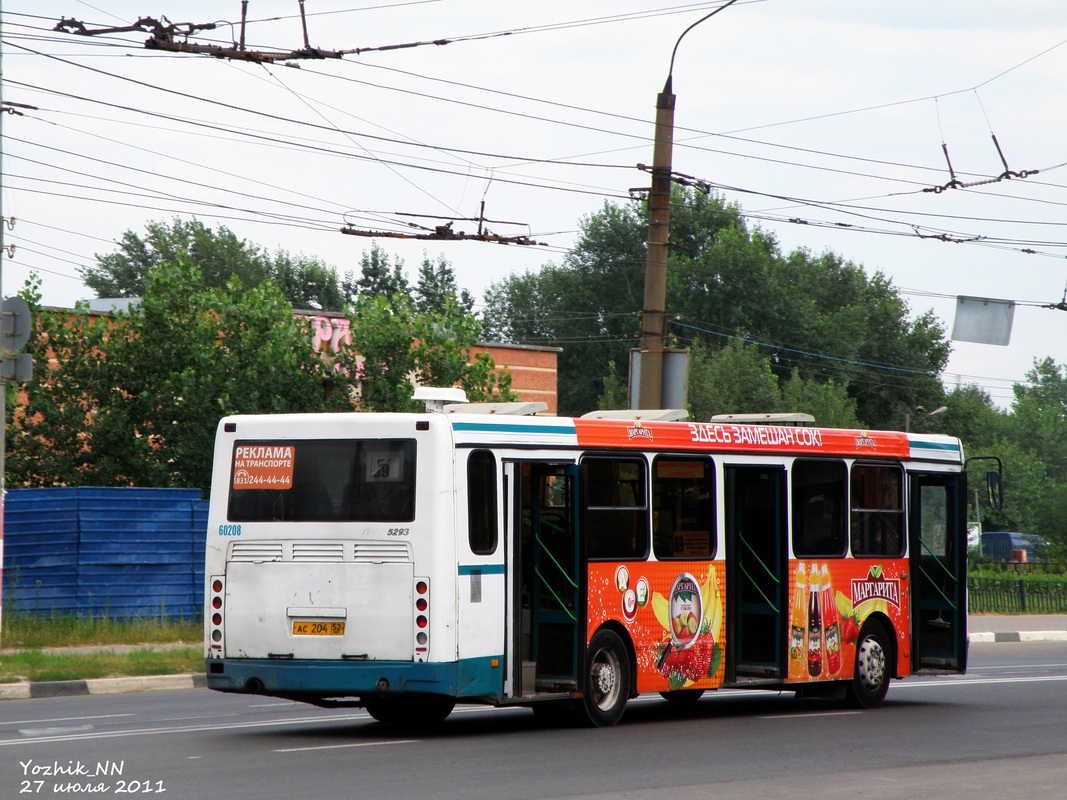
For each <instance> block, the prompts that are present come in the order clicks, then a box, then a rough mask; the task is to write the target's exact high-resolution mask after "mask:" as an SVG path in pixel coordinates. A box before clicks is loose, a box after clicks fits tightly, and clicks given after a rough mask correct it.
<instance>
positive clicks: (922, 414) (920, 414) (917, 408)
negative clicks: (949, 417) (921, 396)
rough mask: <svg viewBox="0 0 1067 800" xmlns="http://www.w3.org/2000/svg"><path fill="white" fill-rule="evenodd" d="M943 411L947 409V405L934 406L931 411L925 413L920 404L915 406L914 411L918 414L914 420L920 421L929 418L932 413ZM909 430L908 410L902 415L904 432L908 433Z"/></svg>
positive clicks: (909, 415) (909, 417) (909, 416)
mask: <svg viewBox="0 0 1067 800" xmlns="http://www.w3.org/2000/svg"><path fill="white" fill-rule="evenodd" d="M943 411H948V406H941V407H940V408H935V409H934V410H933V411H931V412H929V413H927V412H926V409H925V408H923V407H922V406H915V413H916V414H917V415H918V416H917V417H916V418H915V422H916V423H919V422H922V421H923V420H924V419H929V418H930V417H932V416H933V415H934V414H940V413H942V412H943ZM910 432H911V412H908V413H907V414H905V415H904V433H910Z"/></svg>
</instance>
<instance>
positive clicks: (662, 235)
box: [637, 0, 737, 409]
mask: <svg viewBox="0 0 1067 800" xmlns="http://www.w3.org/2000/svg"><path fill="white" fill-rule="evenodd" d="M735 2H737V0H729V2H727V3H724V4H723V5H721V6H719V7H718V8H717V9H715V10H714V11H712V12H711V13H710V14H707V15H705V16H703V17H701V18H700V19H698V20H697V21H696V22H694V23H693V24H692V25H690V26H689V27H688V28H686V29H685V30H684V31H682V35H681V36H679V37H678V40H677V41H676V42H675V43H674V50H673V51H672V52H671V64H670V68H669V69H668V70H667V82H666V83H664V84H663V91H662V92H660V93H659V96H658V97H657V98H656V139H655V145H654V147H653V151H652V190H651V191H650V192H649V195H648V244H647V251H646V255H645V301H644V308H642V309H641V345H640V347H641V350H640V356H639V357H640V364H641V379H640V383H639V385H638V391H637V408H639V409H644V408H661V407H662V406H663V351H664V349H665V348H666V344H667V310H666V305H667V254H668V251H669V249H670V231H671V169H672V167H671V158H672V154H673V151H674V99H675V98H674V91H673V87H672V85H671V84H672V80H673V75H674V57H675V56H676V55H677V54H678V45H679V44H681V42H682V38H683V37H684V36H685V35H686V34H687V33H689V31H691V30H693V28H695V27H696V26H697V25H699V24H700V23H701V22H703V21H704V20H707V19H711V18H712V17H714V16H715V15H716V14H718V13H719V12H720V11H723V10H724V9H726V8H729V7H730V6H732V5H733V4H734V3H735Z"/></svg>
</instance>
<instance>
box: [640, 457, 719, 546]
mask: <svg viewBox="0 0 1067 800" xmlns="http://www.w3.org/2000/svg"><path fill="white" fill-rule="evenodd" d="M652 530H653V535H652V540H653V550H654V552H655V554H656V558H657V559H669V558H689V559H692V558H711V557H712V556H713V555H714V554H715V472H714V464H713V463H712V461H711V459H708V458H686V459H682V458H669V457H666V456H660V457H657V458H656V460H655V462H654V463H653V465H652Z"/></svg>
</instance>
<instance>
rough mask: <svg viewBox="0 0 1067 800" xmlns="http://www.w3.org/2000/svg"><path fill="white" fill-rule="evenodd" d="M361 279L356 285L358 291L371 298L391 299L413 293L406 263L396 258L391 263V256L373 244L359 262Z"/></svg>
mask: <svg viewBox="0 0 1067 800" xmlns="http://www.w3.org/2000/svg"><path fill="white" fill-rule="evenodd" d="M359 268H360V273H361V274H360V277H359V279H358V280H357V281H356V283H355V288H356V291H357V292H358V293H359V294H360V295H361V296H363V295H365V296H370V297H385V298H387V299H388V298H391V297H393V295H407V294H409V293H410V291H411V286H410V284H409V283H408V279H407V276H406V275H405V274H404V262H403V261H402V260H401V259H399V258H395V259H394V260H393V263H392V264H390V263H389V254H388V253H386V252H385V251H384V250H382V248H381V247H379V246H378V243H377V242H371V246H370V250H364V251H363V256H362V258H360V260H359Z"/></svg>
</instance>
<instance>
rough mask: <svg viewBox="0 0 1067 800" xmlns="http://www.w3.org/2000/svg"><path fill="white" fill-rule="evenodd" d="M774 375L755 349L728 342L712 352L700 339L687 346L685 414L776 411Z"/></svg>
mask: <svg viewBox="0 0 1067 800" xmlns="http://www.w3.org/2000/svg"><path fill="white" fill-rule="evenodd" d="M780 402H781V394H780V390H779V387H778V378H777V376H776V375H775V374H774V372H773V371H772V370H771V367H770V362H768V361H767V359H766V358H764V357H763V356H762V355H761V354H760V352H759V348H757V347H754V346H752V345H747V344H744V343H742V342H736V341H732V342H729V343H728V344H727V345H726V346H725V347H724V348H722V349H721V350H718V351H712V350H710V349H709V348H707V347H706V346H704V345H703V344H701V343H700V342H695V343H694V344H693V346H692V347H690V349H689V417H690V419H696V420H708V419H711V417H712V416H713V415H715V414H744V413H749V412H759V411H767V412H769V411H777V410H778V407H779V405H780Z"/></svg>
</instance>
